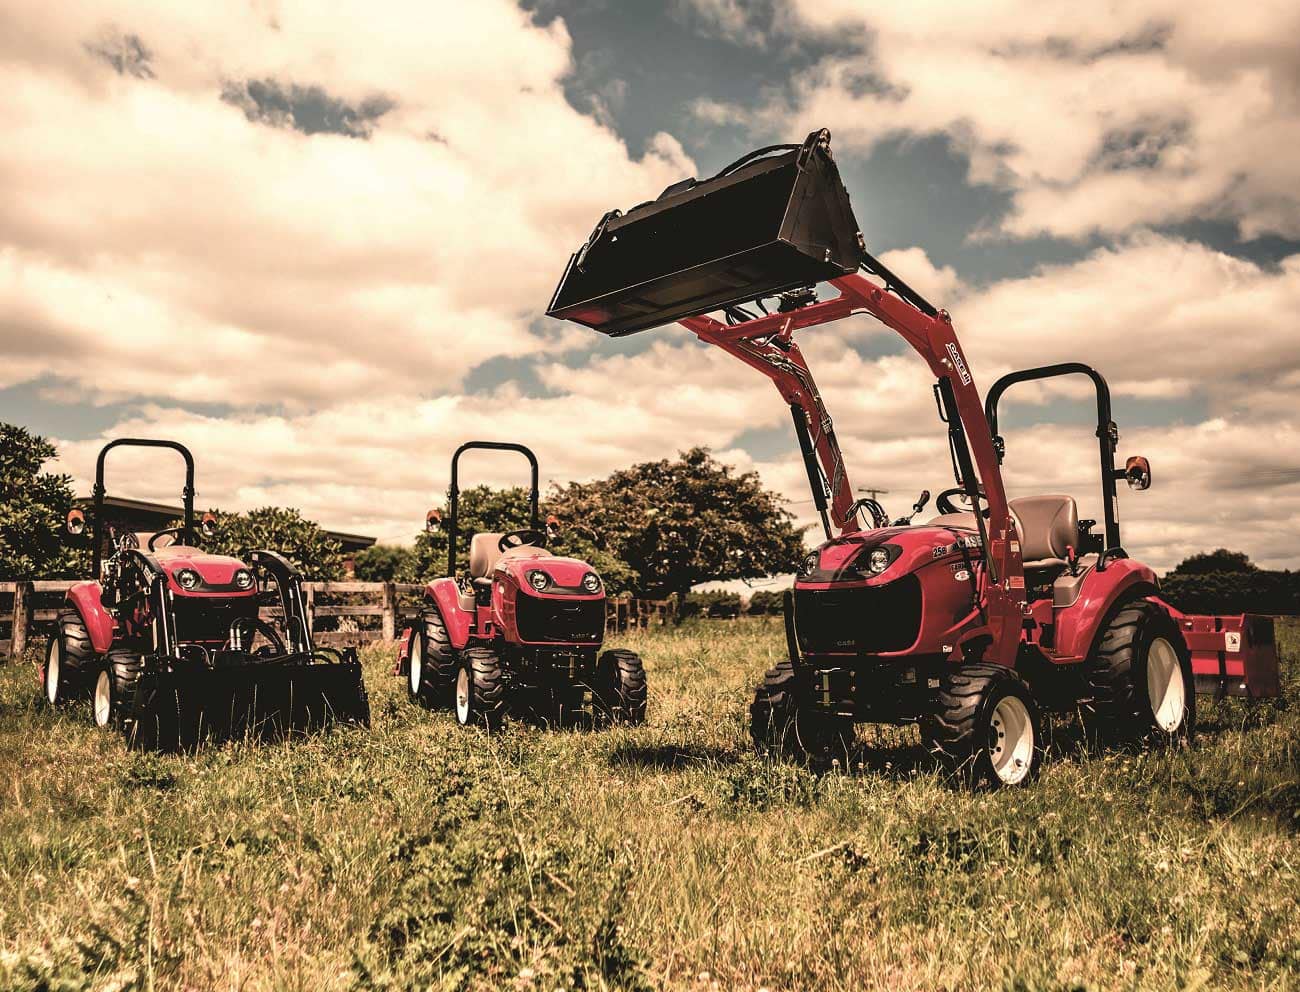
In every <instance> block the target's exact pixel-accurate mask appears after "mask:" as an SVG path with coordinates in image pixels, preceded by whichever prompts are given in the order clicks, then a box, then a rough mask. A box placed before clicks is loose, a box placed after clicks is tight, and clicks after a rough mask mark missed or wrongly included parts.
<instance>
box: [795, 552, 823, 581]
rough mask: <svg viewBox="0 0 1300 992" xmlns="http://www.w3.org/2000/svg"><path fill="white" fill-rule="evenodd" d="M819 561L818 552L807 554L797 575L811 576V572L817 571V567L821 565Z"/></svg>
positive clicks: (820, 558) (819, 554) (820, 557)
mask: <svg viewBox="0 0 1300 992" xmlns="http://www.w3.org/2000/svg"><path fill="white" fill-rule="evenodd" d="M821 560H822V555H821V552H820V551H810V552H808V555H807V557H806V558H804V560H803V564H801V565H800V566H799V574H800V575H812V573H813V572H815V571H817V566H818V565H819V564H821Z"/></svg>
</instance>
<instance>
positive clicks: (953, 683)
mask: <svg viewBox="0 0 1300 992" xmlns="http://www.w3.org/2000/svg"><path fill="white" fill-rule="evenodd" d="M1003 686H1011V687H1014V689H1013V691H1014V692H1015V694H1016V695H1018V696H1020V698H1021V701H1022V702H1024V703H1025V704H1026V708H1027V709H1028V710H1029V713H1030V718H1031V720H1032V722H1033V729H1034V756H1033V759H1032V765H1031V766H1030V770H1029V773H1028V774H1027V775H1026V776H1025V777H1024V779H1023V780H1022V781H1021V782H1020V783H1019V784H1020V785H1025V784H1028V783H1029V782H1031V781H1033V779H1034V778H1035V777H1037V774H1038V769H1039V766H1040V764H1041V762H1042V747H1041V743H1040V742H1041V740H1042V720H1041V716H1040V715H1039V713H1038V706H1037V704H1036V703H1035V702H1034V699H1033V695H1032V694H1031V693H1030V692H1029V688H1028V686H1026V685H1025V683H1024V680H1023V679H1021V678H1020V676H1019V675H1018V674H1016V672H1015V671H1013V670H1012V669H1010V668H1004V667H1002V666H1001V665H984V664H972V665H963V666H962V667H960V668H958V669H956V670H955V671H952V672H950V673H948V674H947V675H946V676H945V677H944V679H943V681H942V682H941V683H940V686H939V694H938V696H937V697H936V699H935V708H934V710H933V711H932V712H931V713H930V714H929V715H928V717H927V718H926V720H925V721H924V722H923V725H922V733H923V735H924V739H925V743H926V746H927V748H928V749H929V751H930V752H931V753H932V754H934V755H935V756H936V757H937V758H938V759H939V761H940V763H941V764H942V765H943V766H944V767H945V768H947V769H948V771H950V772H954V773H956V774H959V775H961V776H962V777H963V778H965V779H966V781H967V782H968V783H970V784H972V785H979V784H981V783H984V782H988V783H989V784H990V785H993V786H998V785H1000V784H1002V783H1001V782H1000V781H999V780H998V778H997V775H996V774H994V772H993V769H992V764H991V762H990V761H987V760H985V757H986V754H985V752H984V751H983V748H984V747H985V745H984V742H983V741H982V739H981V734H980V722H981V716H982V714H983V712H984V711H985V710H986V709H987V707H988V706H989V705H990V699H991V697H992V695H993V694H994V693H995V692H998V691H999V690H1000V688H1001V687H1003Z"/></svg>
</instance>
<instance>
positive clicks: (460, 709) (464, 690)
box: [456, 668, 469, 724]
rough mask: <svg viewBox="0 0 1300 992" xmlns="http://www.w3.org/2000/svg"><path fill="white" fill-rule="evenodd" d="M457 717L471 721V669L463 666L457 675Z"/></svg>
mask: <svg viewBox="0 0 1300 992" xmlns="http://www.w3.org/2000/svg"><path fill="white" fill-rule="evenodd" d="M456 719H457V720H459V721H460V722H461V723H462V724H466V723H469V669H468V668H462V669H461V670H460V671H459V672H458V673H457V675H456Z"/></svg>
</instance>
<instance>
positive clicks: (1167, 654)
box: [1147, 637, 1187, 734]
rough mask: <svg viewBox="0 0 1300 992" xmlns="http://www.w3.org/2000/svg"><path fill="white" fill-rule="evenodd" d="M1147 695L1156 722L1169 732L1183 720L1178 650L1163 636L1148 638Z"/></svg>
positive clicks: (1183, 694)
mask: <svg viewBox="0 0 1300 992" xmlns="http://www.w3.org/2000/svg"><path fill="white" fill-rule="evenodd" d="M1147 697H1148V698H1149V699H1150V700H1151V716H1152V717H1153V718H1154V719H1155V722H1156V726H1157V727H1159V728H1160V729H1161V730H1163V731H1164V732H1165V733H1166V734H1172V733H1173V732H1174V731H1175V730H1177V729H1178V728H1179V727H1180V726H1181V725H1182V722H1183V713H1184V710H1185V708H1186V706H1187V690H1186V689H1185V687H1184V686H1183V666H1182V665H1181V664H1179V662H1178V652H1177V651H1175V650H1174V646H1173V645H1172V644H1170V643H1169V642H1168V641H1167V640H1165V639H1164V638H1163V637H1157V638H1156V639H1155V640H1154V641H1152V642H1151V649H1150V650H1149V651H1148V652H1147Z"/></svg>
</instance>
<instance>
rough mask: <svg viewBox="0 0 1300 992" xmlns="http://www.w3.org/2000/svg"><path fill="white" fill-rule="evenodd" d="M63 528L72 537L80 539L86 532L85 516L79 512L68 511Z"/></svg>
mask: <svg viewBox="0 0 1300 992" xmlns="http://www.w3.org/2000/svg"><path fill="white" fill-rule="evenodd" d="M63 526H64V527H65V528H67V531H68V533H69V534H71V535H72V536H73V537H80V536H81V535H82V534H84V533H85V532H86V515H85V514H84V513H82V512H81V511H80V510H69V511H68V516H67V519H66V520H64V522H63Z"/></svg>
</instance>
